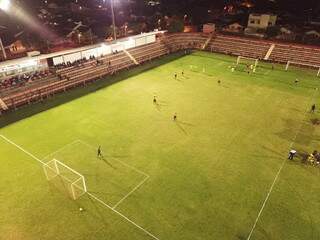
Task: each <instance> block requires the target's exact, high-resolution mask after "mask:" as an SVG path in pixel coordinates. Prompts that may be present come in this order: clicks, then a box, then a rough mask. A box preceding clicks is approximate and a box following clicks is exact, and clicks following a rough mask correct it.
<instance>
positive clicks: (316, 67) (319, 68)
mask: <svg viewBox="0 0 320 240" xmlns="http://www.w3.org/2000/svg"><path fill="white" fill-rule="evenodd" d="M290 64H295V65H300V66H306V67H312V68H315V69H318V72H317V77H319V76H320V65H314V64H308V63H299V62H294V61H288V62H287V64H286V67H285V70H286V71H288V69H289V66H290Z"/></svg>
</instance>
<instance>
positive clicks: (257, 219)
mask: <svg viewBox="0 0 320 240" xmlns="http://www.w3.org/2000/svg"><path fill="white" fill-rule="evenodd" d="M317 91H318V88H316V90H315V91H314V93H313V95H312V97H311V100H310V103H309V105H308V106H307V110H306V111H305V113H304V115H303V119H302V121H301V124H300V126H299V128H298V130H297V131H296V134H295V135H294V137H293V139H292V142H291V143H290V146H289V149H291V148H292V147H293V145H294V142H295V140H296V139H297V136H298V134H299V133H300V131H301V129H302V127H303V125H304V121H305V118H306V116H307V113H308V110H309V108H310V106H311V103H312V101H313V99H314V97H315V95H316V93H317ZM286 162H287V159H284V160H283V162H282V164H281V166H280V168H279V170H278V172H277V174H276V176H275V178H274V180H273V182H272V184H271V187H270V189H269V191H268V193H267V196H266V198H265V199H264V201H263V204H262V206H261V208H260V211H259V213H258V216H257V218H256V220H255V221H254V224H253V226H252V228H251V231H250V233H249V235H248V237H247V240H250V239H251V236H252V234H253V232H254V230H255V228H256V226H257V223H258V221H259V219H260V217H261V214H262V212H263V210H264V208H265V206H266V204H267V202H268V200H269V197H270V195H271V193H272V190H273V188H274V186H275V184H276V182H277V180H278V178H279V176H280V173H281V172H282V169H283V167H284V166H285V163H286Z"/></svg>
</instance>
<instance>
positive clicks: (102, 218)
mask: <svg viewBox="0 0 320 240" xmlns="http://www.w3.org/2000/svg"><path fill="white" fill-rule="evenodd" d="M87 196H88V199H89V200H90V203H91V206H93V208H94V209H95V211H94V212H91V214H92V215H93V216H94V217H95V218H97V219H100V222H101V223H102V224H103V225H104V226H108V223H107V220H106V215H105V214H104V213H103V212H102V208H101V207H100V206H98V203H97V201H96V200H95V199H92V197H91V196H90V195H87ZM95 213H96V214H95ZM95 215H96V216H95Z"/></svg>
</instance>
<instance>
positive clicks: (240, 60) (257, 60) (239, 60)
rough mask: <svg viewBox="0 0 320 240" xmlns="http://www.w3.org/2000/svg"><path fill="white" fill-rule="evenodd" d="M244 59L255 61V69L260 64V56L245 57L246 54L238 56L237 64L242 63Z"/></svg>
mask: <svg viewBox="0 0 320 240" xmlns="http://www.w3.org/2000/svg"><path fill="white" fill-rule="evenodd" d="M243 61H246V62H250V63H253V67H254V69H255V68H256V67H257V66H258V63H259V59H258V58H251V57H244V56H238V57H237V65H239V64H241V63H242V62H243Z"/></svg>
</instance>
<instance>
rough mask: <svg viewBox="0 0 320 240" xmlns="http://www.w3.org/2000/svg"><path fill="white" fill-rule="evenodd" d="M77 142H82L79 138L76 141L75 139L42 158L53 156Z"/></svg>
mask: <svg viewBox="0 0 320 240" xmlns="http://www.w3.org/2000/svg"><path fill="white" fill-rule="evenodd" d="M77 142H80V141H79V140H75V141H73V142H71V143H68V144H66V145H64V146H63V147H61V148H59V149H57V150H56V151H54V152H52V153H49V154H48V155H46V156H45V157H43V158H42V160H46V159H47V158H48V157H50V156H53V155H55V154H57V153H59V152H61V151H62V150H64V149H66V148H67V147H70V146H71V145H73V144H76V143H77Z"/></svg>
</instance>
